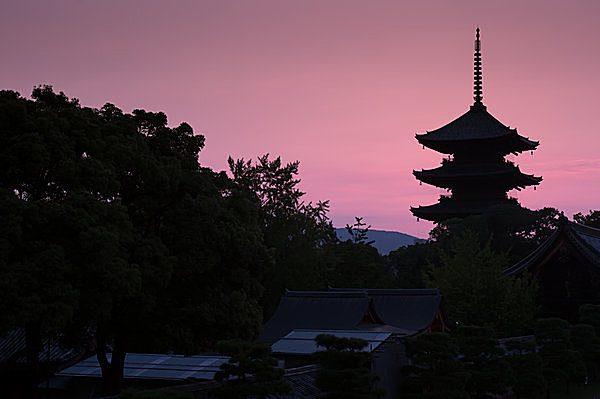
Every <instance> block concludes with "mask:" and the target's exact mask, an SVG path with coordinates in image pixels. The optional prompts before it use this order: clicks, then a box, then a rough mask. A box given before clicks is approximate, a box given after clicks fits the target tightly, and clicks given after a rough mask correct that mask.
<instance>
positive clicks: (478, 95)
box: [473, 27, 483, 104]
mask: <svg viewBox="0 0 600 399" xmlns="http://www.w3.org/2000/svg"><path fill="white" fill-rule="evenodd" d="M474 61H475V66H474V72H475V74H474V78H475V79H474V80H475V81H474V87H473V94H474V97H473V98H474V100H475V104H477V103H479V104H481V100H482V99H483V89H482V85H481V40H480V39H479V27H477V30H476V34H475V57H474Z"/></svg>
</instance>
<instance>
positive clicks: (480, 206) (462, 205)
mask: <svg viewBox="0 0 600 399" xmlns="http://www.w3.org/2000/svg"><path fill="white" fill-rule="evenodd" d="M498 205H514V206H519V205H518V203H517V202H516V201H515V200H514V199H508V198H506V199H492V200H462V199H456V198H451V197H450V198H448V197H442V198H441V199H440V202H438V203H437V204H433V205H426V206H419V207H417V208H415V207H410V211H411V212H412V214H413V215H415V216H416V217H418V218H420V219H425V220H430V221H432V222H440V221H443V220H447V219H451V218H463V217H466V216H470V215H478V214H482V213H484V212H485V211H486V210H488V209H489V208H491V207H493V206H498Z"/></svg>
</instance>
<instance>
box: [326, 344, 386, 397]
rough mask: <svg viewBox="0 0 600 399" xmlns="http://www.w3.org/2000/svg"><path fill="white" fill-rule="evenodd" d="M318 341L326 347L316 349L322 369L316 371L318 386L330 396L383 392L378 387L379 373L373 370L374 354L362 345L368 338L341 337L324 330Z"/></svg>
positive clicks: (379, 394) (359, 395) (364, 395)
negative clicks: (372, 371) (373, 372)
mask: <svg viewBox="0 0 600 399" xmlns="http://www.w3.org/2000/svg"><path fill="white" fill-rule="evenodd" d="M316 341H317V345H318V346H320V347H323V348H325V350H324V351H319V352H317V353H315V357H316V359H317V360H318V361H319V363H321V365H322V366H323V369H322V370H320V371H319V373H318V374H317V380H316V384H317V387H318V388H319V389H320V390H321V391H322V392H324V393H325V396H324V397H325V398H329V399H345V398H348V399H371V398H372V399H376V398H380V397H382V396H383V394H384V392H382V391H381V390H378V389H375V388H374V387H373V384H374V383H375V381H376V380H377V377H376V376H375V375H373V374H372V373H371V354H370V353H368V352H363V351H362V349H363V348H364V347H366V346H367V345H368V342H367V341H365V340H363V339H359V338H340V337H336V336H334V335H330V334H321V335H318V336H317V338H316Z"/></svg>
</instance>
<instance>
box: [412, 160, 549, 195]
mask: <svg viewBox="0 0 600 399" xmlns="http://www.w3.org/2000/svg"><path fill="white" fill-rule="evenodd" d="M413 175H415V177H416V178H417V179H418V180H421V181H423V182H425V183H428V184H432V185H434V186H437V187H443V188H452V187H455V186H456V184H457V183H459V182H460V183H462V182H472V183H473V184H479V183H482V182H487V181H490V182H496V181H497V180H500V179H502V180H507V182H509V183H510V184H509V185H510V186H511V187H513V188H518V189H520V188H522V187H525V186H531V185H538V184H539V183H540V182H541V181H542V178H541V177H536V176H534V175H527V174H524V173H522V172H521V171H520V170H519V167H518V166H515V165H514V164H512V163H508V162H503V163H478V164H456V163H454V162H447V163H445V164H444V165H442V166H440V167H438V168H435V169H423V170H421V171H416V170H413Z"/></svg>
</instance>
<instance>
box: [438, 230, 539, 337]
mask: <svg viewBox="0 0 600 399" xmlns="http://www.w3.org/2000/svg"><path fill="white" fill-rule="evenodd" d="M507 266H508V263H507V261H506V257H505V256H503V255H501V254H500V255H499V254H495V253H494V252H493V251H492V250H491V248H490V244H489V242H488V243H487V244H485V245H484V246H483V247H482V246H481V244H480V243H479V239H478V237H477V235H476V234H474V233H472V232H469V231H465V232H464V233H463V234H462V235H460V236H459V237H457V238H456V239H455V241H454V243H453V245H452V247H451V252H449V253H443V254H442V255H441V261H440V265H439V266H434V267H432V269H431V270H430V274H429V279H430V281H429V284H431V286H432V287H438V288H439V289H440V292H442V294H443V295H444V303H445V311H446V312H447V315H448V318H449V319H450V320H451V321H452V322H454V323H456V324H458V325H459V326H460V325H479V326H484V327H489V328H492V329H494V330H495V331H496V332H497V333H498V334H499V335H500V336H505V337H506V336H515V335H520V334H523V333H524V332H526V330H527V328H528V326H530V325H531V324H532V322H533V320H534V319H535V315H536V312H537V308H536V304H535V301H536V283H535V282H534V281H533V280H532V279H530V278H528V277H527V276H522V277H520V278H513V277H507V276H504V275H503V273H502V272H503V270H504V269H506V267H507Z"/></svg>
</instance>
